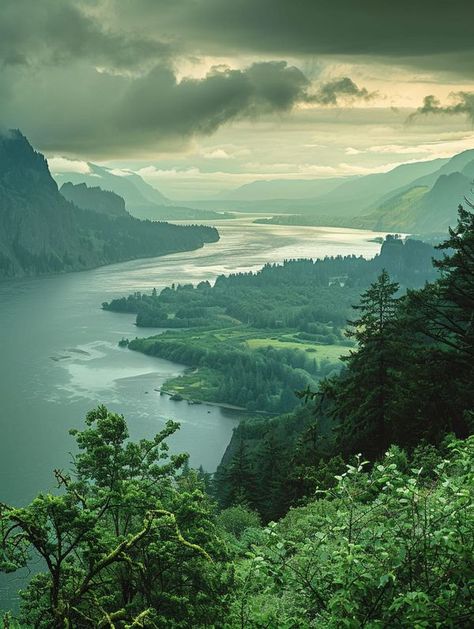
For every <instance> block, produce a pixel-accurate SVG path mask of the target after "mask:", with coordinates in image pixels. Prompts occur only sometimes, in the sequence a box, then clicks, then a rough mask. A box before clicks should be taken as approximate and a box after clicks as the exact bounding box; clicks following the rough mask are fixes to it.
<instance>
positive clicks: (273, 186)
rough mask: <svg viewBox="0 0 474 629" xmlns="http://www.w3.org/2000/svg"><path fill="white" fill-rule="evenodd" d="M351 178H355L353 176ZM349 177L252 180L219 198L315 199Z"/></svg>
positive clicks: (220, 195)
mask: <svg viewBox="0 0 474 629" xmlns="http://www.w3.org/2000/svg"><path fill="white" fill-rule="evenodd" d="M350 179H353V178H352V177H351V178H350ZM347 180H348V179H344V178H342V177H339V178H336V177H335V178H333V179H294V180H290V179H271V180H263V181H252V182H251V183H246V184H244V185H243V186H239V187H238V188H235V189H234V190H226V191H224V192H221V193H220V194H219V195H218V198H219V199H226V200H229V201H266V200H271V199H314V198H315V197H319V196H321V195H322V194H326V193H328V192H330V191H331V190H334V188H337V186H339V185H340V184H341V183H344V182H346V181H347Z"/></svg>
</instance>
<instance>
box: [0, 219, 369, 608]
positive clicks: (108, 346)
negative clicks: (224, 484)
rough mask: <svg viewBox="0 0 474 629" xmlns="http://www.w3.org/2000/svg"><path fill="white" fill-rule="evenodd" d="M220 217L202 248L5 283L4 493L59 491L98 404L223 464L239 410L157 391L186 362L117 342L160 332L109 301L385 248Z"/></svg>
mask: <svg viewBox="0 0 474 629" xmlns="http://www.w3.org/2000/svg"><path fill="white" fill-rule="evenodd" d="M214 224H216V223H214ZM216 225H217V227H218V229H219V232H220V234H221V239H220V241H219V242H218V243H215V244H211V245H206V246H205V247H204V248H203V249H200V250H198V251H194V252H188V253H178V254H172V255H168V256H164V257H161V258H153V259H145V260H136V261H133V262H126V263H122V264H116V265H112V266H107V267H102V268H99V269H95V270H91V271H84V272H80V273H71V274H68V275H57V276H53V277H43V278H37V279H21V280H14V281H6V282H2V283H0V335H1V336H0V339H1V356H0V501H3V502H7V503H13V504H22V503H25V502H26V501H29V500H31V498H33V496H34V495H35V494H37V493H38V492H39V491H44V490H47V489H50V488H51V489H52V488H53V487H54V482H53V476H52V470H53V469H54V468H55V467H60V468H66V467H67V466H68V465H69V463H70V459H71V454H70V452H71V451H72V450H73V445H74V444H73V440H72V438H71V437H70V436H69V433H68V431H69V429H70V428H72V427H81V426H82V425H83V418H84V416H85V414H86V412H87V411H88V410H89V409H91V408H93V407H94V406H96V405H97V404H99V403H103V404H106V405H107V406H108V407H109V408H110V409H112V410H114V411H117V412H121V413H123V414H124V415H125V416H126V418H127V419H128V423H129V428H130V433H131V436H132V437H133V438H140V437H151V436H153V435H154V434H155V433H156V432H157V431H159V430H160V428H162V426H163V424H164V422H165V421H166V420H167V419H175V420H177V421H179V422H180V423H181V429H180V431H179V432H178V433H177V434H176V435H174V436H173V437H172V438H171V439H170V441H169V443H170V446H171V449H172V451H175V452H182V451H184V452H189V453H190V456H191V464H192V465H194V466H198V465H203V466H204V468H205V469H206V470H208V471H214V470H215V468H216V466H217V464H218V463H219V461H220V459H221V457H222V454H223V453H224V450H225V448H226V446H227V444H228V442H229V440H230V437H231V434H232V429H233V428H234V426H236V425H237V423H238V421H239V419H240V417H241V415H239V413H238V412H235V411H229V410H225V409H222V408H218V407H215V406H207V405H204V404H203V405H195V406H193V405H188V404H187V402H185V401H182V402H173V401H171V400H170V399H169V398H168V397H167V396H160V395H159V392H158V391H157V389H159V388H160V386H161V384H162V383H163V382H164V381H165V380H166V379H167V378H169V377H171V376H175V375H178V374H180V373H182V371H183V370H184V367H183V366H182V365H177V364H175V363H171V362H169V361H165V360H161V359H158V358H152V357H148V356H145V355H143V354H139V353H136V352H131V351H130V350H128V349H121V348H119V347H118V345H117V343H118V341H119V340H120V339H121V338H122V337H129V338H130V337H131V338H133V337H134V336H136V335H147V334H152V333H156V330H146V329H137V328H136V327H135V326H134V319H135V317H134V316H133V315H125V314H117V313H111V312H106V311H103V310H102V309H101V308H100V305H101V303H102V302H103V301H105V300H109V299H111V298H113V297H118V296H122V295H127V294H129V293H130V292H133V291H135V290H140V291H150V290H151V289H152V288H153V287H156V288H157V289H158V290H159V289H160V288H163V287H164V286H168V285H170V284H171V283H173V282H176V283H178V282H181V283H184V282H198V281H201V280H206V279H207V280H210V281H212V280H214V279H215V278H216V277H217V276H218V275H220V274H223V273H224V274H227V273H231V272H235V271H247V270H256V269H259V268H260V267H262V266H263V265H264V264H265V263H268V262H282V261H283V260H285V259H290V258H303V257H308V258H309V257H311V258H316V257H324V256H325V255H336V254H350V253H355V254H358V255H363V256H365V257H372V256H374V255H375V254H376V253H377V252H378V251H379V249H380V244H378V243H376V242H373V241H372V242H371V240H372V239H373V238H374V237H375V236H379V235H381V234H376V233H374V232H365V231H359V230H349V229H336V228H313V227H293V226H291V227H286V226H278V225H254V224H252V218H251V217H249V216H246V217H243V218H239V219H237V220H232V221H221V222H219V223H217V224H216ZM14 578H15V577H14ZM18 583H19V584H20V583H22V578H20V581H19V582H18ZM14 591H16V590H15V582H12V581H11V580H10V579H9V580H8V583H7V582H5V580H4V579H3V578H2V579H0V607H2V602H3V604H4V605H6V606H8V605H9V604H11V602H12V596H13V598H16V596H15V594H14Z"/></svg>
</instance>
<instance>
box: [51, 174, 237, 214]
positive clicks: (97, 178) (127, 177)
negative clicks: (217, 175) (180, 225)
mask: <svg viewBox="0 0 474 629" xmlns="http://www.w3.org/2000/svg"><path fill="white" fill-rule="evenodd" d="M87 166H88V168H89V172H87V173H77V172H66V173H53V177H54V179H55V180H56V182H57V183H58V185H59V186H62V185H64V184H65V183H72V184H76V185H77V184H87V186H88V187H90V188H94V187H100V188H101V189H102V190H105V191H110V192H114V193H115V194H117V195H119V196H120V197H122V199H123V200H124V201H125V206H126V209H127V210H128V212H130V214H132V216H135V217H136V218H142V219H149V220H152V221H163V220H175V221H177V220H201V221H204V220H217V219H223V218H230V216H228V215H225V214H223V213H221V212H215V211H212V210H206V209H195V208H190V207H182V206H180V205H175V204H174V203H173V201H170V199H168V198H167V197H165V196H164V195H163V194H162V193H161V192H160V191H159V190H157V189H156V188H154V187H153V186H151V185H150V184H148V183H147V182H146V181H145V180H144V179H142V177H140V175H137V174H136V173H133V172H131V171H127V170H124V171H116V170H115V171H114V170H111V169H109V168H105V167H104V166H98V165H97V164H93V163H92V162H88V163H87Z"/></svg>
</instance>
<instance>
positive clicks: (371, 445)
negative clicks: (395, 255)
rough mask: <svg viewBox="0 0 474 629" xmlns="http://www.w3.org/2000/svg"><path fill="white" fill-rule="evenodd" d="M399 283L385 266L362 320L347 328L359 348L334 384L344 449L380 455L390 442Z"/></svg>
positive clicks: (363, 304)
mask: <svg viewBox="0 0 474 629" xmlns="http://www.w3.org/2000/svg"><path fill="white" fill-rule="evenodd" d="M398 288H399V285H398V284H397V283H395V282H392V281H391V280H390V277H389V275H388V273H387V272H386V271H383V272H382V274H381V275H380V276H379V278H378V279H377V281H376V282H374V283H373V284H371V286H370V287H369V288H368V290H367V291H366V292H365V293H363V294H362V296H361V300H360V304H359V305H358V306H354V309H355V310H356V311H358V312H360V316H359V318H358V319H355V320H354V321H350V322H349V323H350V325H351V328H352V329H351V330H350V331H349V332H348V333H347V335H348V336H349V337H350V338H354V339H355V340H356V341H357V343H358V347H357V349H356V350H355V351H351V352H350V354H349V356H348V357H347V358H345V362H346V364H347V369H346V371H345V373H344V374H343V375H342V377H341V378H338V379H337V380H335V381H334V382H335V385H334V386H333V396H334V408H333V415H334V416H335V417H336V418H337V420H339V421H340V433H339V444H340V446H341V448H342V449H343V451H345V452H346V453H353V452H355V451H361V452H364V453H365V454H372V455H374V454H375V455H376V454H378V453H380V452H384V450H385V449H386V448H387V447H388V446H389V445H390V443H391V432H392V427H391V425H390V424H391V392H393V390H394V386H395V380H396V374H397V369H396V367H397V366H398V365H399V362H400V356H399V353H400V352H399V350H400V340H399V330H398V329H397V326H396V318H397V304H398V300H397V299H396V297H395V294H396V293H397V291H398Z"/></svg>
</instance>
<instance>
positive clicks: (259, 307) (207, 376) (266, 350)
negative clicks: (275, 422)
mask: <svg viewBox="0 0 474 629" xmlns="http://www.w3.org/2000/svg"><path fill="white" fill-rule="evenodd" d="M435 254H436V250H435V249H434V248H433V246H432V245H430V244H427V243H424V242H421V241H416V240H411V239H406V240H405V241H404V240H402V239H401V238H399V237H394V236H388V237H387V238H386V240H385V241H384V242H383V244H382V248H381V252H380V254H379V255H377V256H376V257H375V258H374V259H372V260H366V259H364V258H363V257H356V256H345V257H343V256H336V257H333V258H325V259H322V260H318V259H316V260H314V261H313V260H289V261H287V262H285V263H284V264H283V265H277V264H268V265H266V266H265V267H263V269H261V270H260V271H258V272H256V273H252V272H250V273H239V274H234V275H230V276H228V277H226V276H220V277H218V278H217V280H216V282H215V284H214V285H213V286H211V284H210V283H209V282H207V281H203V282H200V283H199V284H198V285H197V286H195V287H194V286H193V285H192V284H188V285H172V286H171V287H167V288H165V289H163V290H162V291H161V292H160V293H159V294H158V292H157V291H156V290H153V291H152V293H151V294H142V293H139V292H136V293H133V294H132V295H129V296H128V297H121V298H118V299H114V300H112V301H111V302H110V303H104V304H103V305H102V307H103V308H104V309H105V310H112V311H115V312H129V313H130V312H132V313H137V318H136V324H137V326H138V327H159V328H164V329H166V330H167V331H165V332H164V333H161V334H159V335H157V336H154V337H151V338H146V339H138V338H137V339H134V340H131V341H129V340H128V339H124V340H123V341H122V345H124V346H125V345H128V347H129V348H130V349H132V350H136V351H141V352H144V353H146V354H149V355H152V356H157V357H160V358H165V359H167V360H171V361H173V362H176V363H181V364H184V365H187V366H189V367H190V369H189V370H188V372H187V373H186V374H185V375H184V376H181V377H179V378H175V379H172V380H169V381H168V382H167V383H166V385H165V387H164V389H165V391H166V392H168V393H170V394H172V395H173V396H175V399H176V396H178V399H179V398H181V397H183V398H185V399H188V400H190V401H210V402H217V403H225V404H230V405H233V406H237V407H239V408H243V409H246V410H248V411H251V412H253V411H259V412H265V413H273V414H274V413H282V412H287V411H291V410H293V409H294V408H295V407H296V406H297V405H298V404H299V401H298V399H297V397H296V396H295V395H294V391H296V390H302V389H306V388H307V387H314V386H316V383H317V382H318V381H319V380H321V379H322V378H325V377H327V376H330V375H333V374H335V373H337V372H338V371H339V370H340V368H341V366H342V363H341V361H340V356H341V355H343V354H347V353H348V351H349V348H350V347H351V346H353V344H354V343H353V340H351V339H350V338H348V337H347V336H346V334H345V329H346V322H347V319H348V317H349V315H350V312H351V306H352V304H354V303H356V302H357V300H358V298H359V295H360V291H361V287H363V286H366V285H368V284H369V283H370V281H371V280H372V279H375V278H376V277H377V275H378V273H380V272H381V270H382V269H383V268H387V269H388V270H390V272H392V273H393V276H394V277H396V278H397V279H398V281H399V282H400V288H399V292H400V293H402V292H403V291H405V290H406V288H408V287H411V288H413V287H415V286H419V285H422V284H423V282H425V281H426V280H428V279H430V278H433V277H434V276H435V271H434V269H433V267H432V264H431V259H432V257H433V256H434V255H435Z"/></svg>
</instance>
